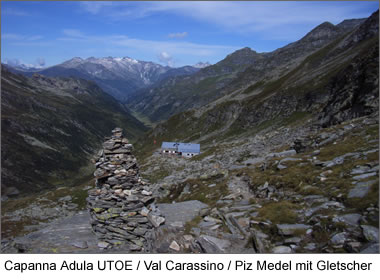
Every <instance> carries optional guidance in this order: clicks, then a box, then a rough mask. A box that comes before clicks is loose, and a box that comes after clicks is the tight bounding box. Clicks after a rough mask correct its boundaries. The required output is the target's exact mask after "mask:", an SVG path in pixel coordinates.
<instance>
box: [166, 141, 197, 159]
mask: <svg viewBox="0 0 380 280" xmlns="http://www.w3.org/2000/svg"><path fill="white" fill-rule="evenodd" d="M200 151H201V146H200V144H194V143H179V142H162V145H161V154H163V155H165V154H166V155H178V156H182V157H187V158H190V157H193V156H195V155H199V154H200Z"/></svg>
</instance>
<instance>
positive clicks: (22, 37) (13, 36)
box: [1, 33, 43, 41]
mask: <svg viewBox="0 0 380 280" xmlns="http://www.w3.org/2000/svg"><path fill="white" fill-rule="evenodd" d="M1 38H2V39H3V40H4V39H5V40H10V41H38V40H41V39H42V38H43V37H42V36H41V35H22V34H15V33H5V34H3V35H1Z"/></svg>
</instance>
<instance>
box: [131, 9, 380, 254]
mask: <svg viewBox="0 0 380 280" xmlns="http://www.w3.org/2000/svg"><path fill="white" fill-rule="evenodd" d="M326 28H327V29H330V28H331V26H330V25H329V24H323V25H322V29H321V30H322V31H323V30H325V29H326ZM333 29H334V30H335V27H334V28H333ZM325 34H326V33H325V32H324V31H323V32H321V33H320V36H322V37H323V36H325ZM308 36H309V35H307V36H306V37H308ZM335 38H336V39H335V40H332V41H331V42H330V43H328V44H327V45H326V46H325V47H322V48H320V49H319V50H318V51H316V52H314V53H312V54H310V55H307V56H306V57H304V58H303V59H302V60H300V62H299V63H298V64H296V65H295V66H293V67H292V69H291V71H288V72H285V73H283V74H282V75H281V71H272V72H271V74H270V75H268V76H264V78H263V77H260V78H261V80H258V81H256V82H253V83H252V84H251V85H250V86H248V87H247V86H246V87H242V88H241V89H239V90H235V91H230V92H229V93H228V94H227V95H225V96H223V97H222V98H220V99H218V100H216V101H214V102H211V103H209V104H207V105H206V106H203V107H200V108H198V109H193V110H189V111H186V112H184V113H179V114H177V115H174V116H173V117H171V118H169V119H168V120H167V121H166V122H163V123H161V124H159V125H157V126H156V127H155V129H153V130H152V131H150V132H149V133H148V134H147V136H145V138H144V140H142V141H139V143H138V145H137V151H140V153H139V157H138V158H139V159H140V161H142V162H143V165H142V167H141V169H142V170H143V177H144V176H145V177H146V178H148V179H149V180H150V182H151V183H153V184H154V188H155V189H156V191H155V194H156V195H157V196H160V197H161V201H162V202H169V203H172V202H173V201H174V202H182V201H188V200H199V201H201V202H203V203H205V204H207V205H208V210H202V211H201V212H200V213H199V215H198V217H196V218H194V220H193V221H191V222H188V223H187V224H186V225H185V226H184V227H183V228H179V229H178V228H177V229H170V233H171V234H170V238H171V239H173V240H176V242H177V243H178V244H180V248H182V249H183V250H184V251H186V248H189V247H188V246H187V245H186V242H187V241H186V240H184V236H185V235H191V238H190V237H188V238H189V239H191V240H193V241H194V242H195V243H194V246H193V247H194V248H198V249H197V250H200V251H202V252H236V248H241V250H243V249H242V248H250V250H251V251H255V252H266V253H268V252H275V253H290V252H378V250H379V249H378V228H379V224H378V207H379V202H378V186H379V181H378V180H379V171H378V168H379V167H378V166H379V161H378V150H379V143H378V141H379V140H378V129H379V124H378V118H379V115H378V102H379V96H378V91H379V88H378V77H379V66H378V63H379V62H378V52H379V49H378V12H376V13H374V14H373V15H372V16H371V17H370V18H368V19H367V20H366V21H364V22H361V24H360V25H359V26H357V27H356V28H355V29H354V30H352V31H351V32H348V33H346V34H345V35H342V36H340V37H335ZM273 73H274V74H273ZM276 73H277V74H278V75H277V76H276V75H275V74H276ZM246 75H247V76H249V75H252V72H251V70H250V69H249V68H247V69H246V70H245V71H244V72H242V73H241V74H240V78H241V79H243V78H244V77H246ZM243 80H244V79H243ZM245 81H246V80H245ZM239 82H241V81H237V84H238V83H239ZM241 84H243V83H242V82H241ZM154 140H156V143H158V144H156V145H154ZM161 141H184V142H194V143H200V144H201V151H202V154H201V155H199V156H196V157H194V158H193V159H191V160H186V159H181V158H175V157H165V156H162V155H160V154H159V153H157V152H155V151H157V150H158V148H159V144H160V143H161ZM152 153H153V155H152ZM164 236H165V233H163V234H162V236H161V238H162V239H165V237H164ZM167 236H169V235H167ZM185 241H186V242H185ZM168 242H169V241H168V240H166V243H168ZM187 243H188V242H187ZM243 243H244V244H245V245H244V244H243ZM169 244H170V242H169ZM196 245H198V247H196ZM186 246H187V247H186ZM182 249H181V250H182ZM167 250H168V251H170V248H167ZM197 250H195V251H197Z"/></svg>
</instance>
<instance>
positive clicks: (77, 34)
mask: <svg viewBox="0 0 380 280" xmlns="http://www.w3.org/2000/svg"><path fill="white" fill-rule="evenodd" d="M62 32H63V34H65V35H66V36H70V37H83V36H84V35H83V33H82V32H80V31H79V30H78V29H63V30H62Z"/></svg>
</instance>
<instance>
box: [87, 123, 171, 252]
mask: <svg viewBox="0 0 380 280" xmlns="http://www.w3.org/2000/svg"><path fill="white" fill-rule="evenodd" d="M112 133H113V135H112V137H110V138H106V142H104V143H103V149H102V150H101V151H99V153H98V157H99V158H98V159H97V161H96V163H95V166H96V171H95V172H94V176H95V178H96V187H95V188H94V189H91V190H90V191H89V192H88V194H89V196H88V198H87V206H88V208H89V210H90V215H91V225H92V229H93V231H94V232H95V234H96V236H97V237H98V238H99V239H100V242H99V243H98V246H99V247H100V248H111V247H113V246H119V245H126V246H128V248H129V250H131V251H145V252H148V251H151V250H152V248H151V247H152V242H153V240H152V239H153V238H154V237H153V236H154V227H159V226H160V225H161V224H162V223H164V222H165V218H163V217H161V216H160V212H159V210H158V209H157V208H156V207H155V204H154V197H153V196H152V192H151V191H150V189H149V185H148V184H147V183H145V182H144V181H142V180H141V178H140V176H139V168H138V165H137V162H136V158H135V157H134V156H133V154H132V145H131V144H129V143H128V140H127V139H126V138H124V137H123V134H122V129H120V128H115V129H114V130H112Z"/></svg>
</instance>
